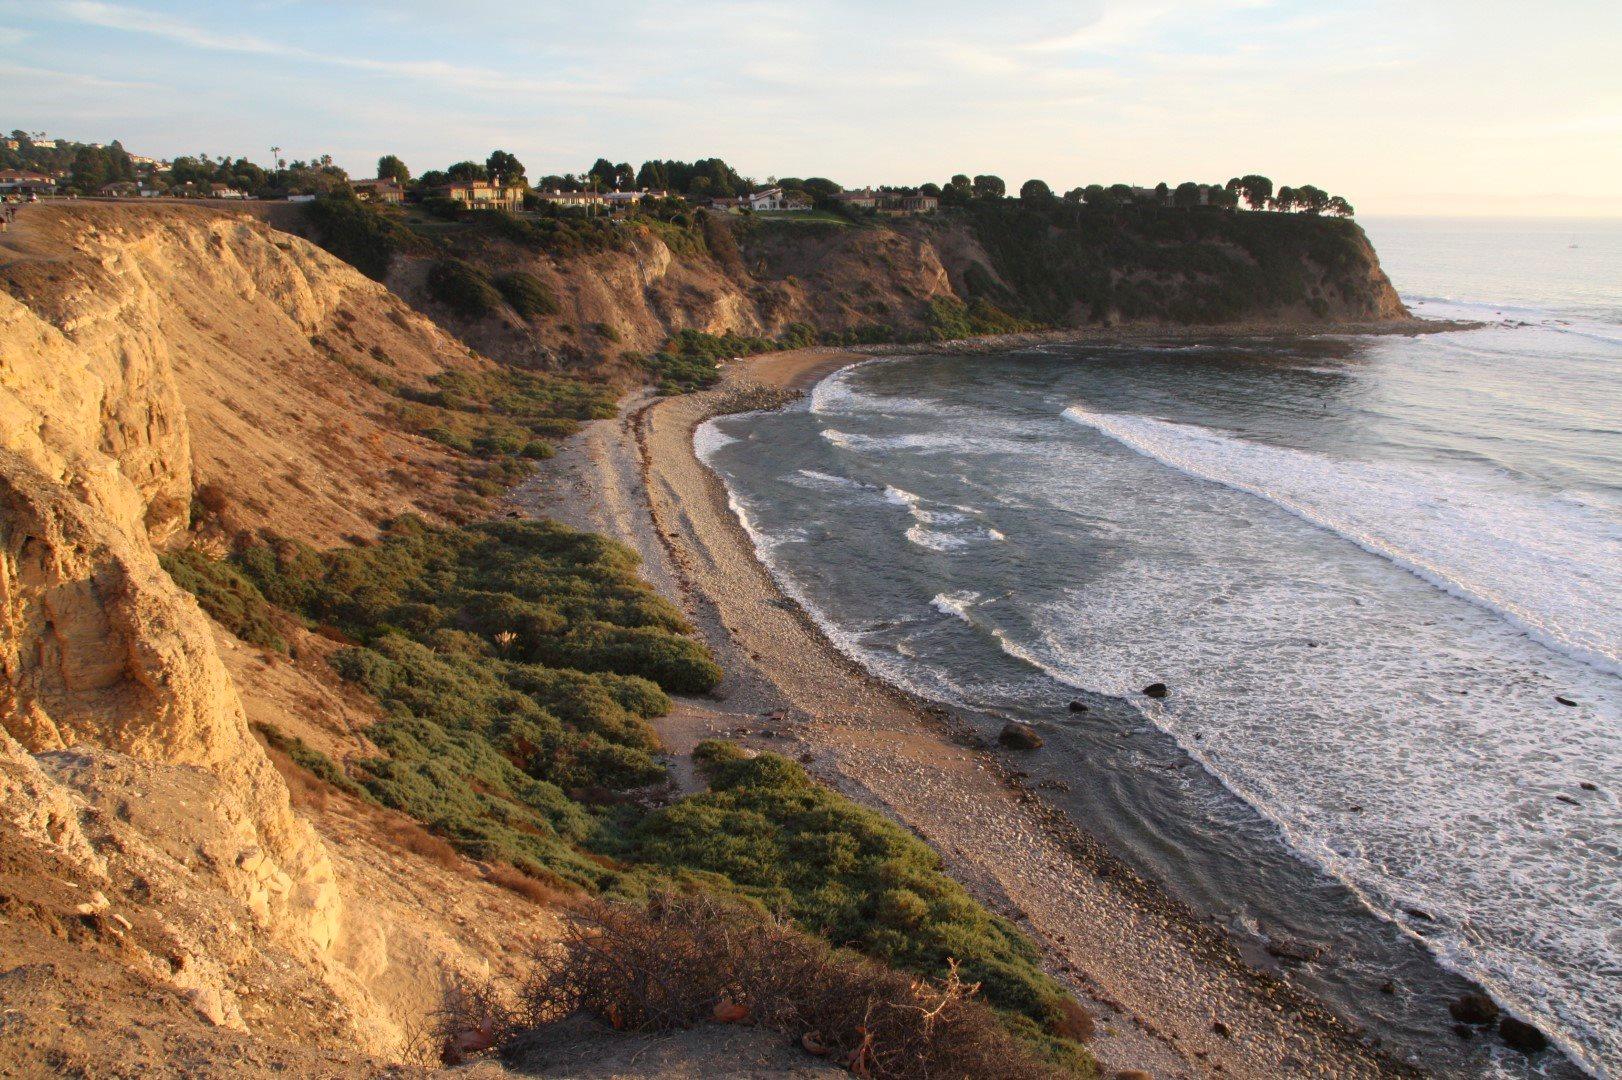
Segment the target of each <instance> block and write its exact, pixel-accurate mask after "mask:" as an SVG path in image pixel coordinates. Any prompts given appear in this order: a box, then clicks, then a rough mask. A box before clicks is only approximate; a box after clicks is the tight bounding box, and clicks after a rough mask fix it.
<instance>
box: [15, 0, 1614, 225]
mask: <svg viewBox="0 0 1622 1080" xmlns="http://www.w3.org/2000/svg"><path fill="white" fill-rule="evenodd" d="M193 11H194V9H193V8H192V6H191V5H186V4H180V3H176V2H172V0H161V2H160V0H140V2H135V0H131V2H116V3H114V2H100V0H56V2H46V3H29V4H24V3H18V2H16V0H0V39H4V40H6V41H7V42H8V43H9V44H10V46H11V47H10V48H9V49H8V52H7V56H6V58H5V59H4V60H0V95H3V97H4V99H5V101H6V103H7V106H8V107H7V109H6V110H5V115H4V116H0V125H3V126H4V127H5V128H6V130H10V129H11V128H12V127H21V128H24V129H26V130H42V131H45V132H48V133H49V134H51V135H57V136H60V137H64V138H75V139H81V140H87V141H90V140H94V141H111V140H112V139H114V138H119V139H122V140H123V141H124V144H125V145H126V147H128V148H129V149H130V150H132V151H134V152H136V153H143V154H149V155H153V156H161V157H170V156H174V155H176V154H182V153H198V152H207V153H210V154H226V155H230V156H233V157H235V156H238V155H240V156H245V157H248V158H249V159H251V160H255V161H259V162H261V163H268V162H269V159H270V156H271V155H270V147H271V146H272V145H276V146H280V147H282V153H283V156H284V157H287V158H289V159H295V158H304V159H308V158H312V157H316V156H319V155H321V154H331V155H332V156H333V157H334V159H335V160H336V161H337V162H338V164H340V165H342V166H343V167H344V168H346V169H348V170H349V171H350V173H351V175H369V174H370V172H371V170H372V168H373V165H374V163H375V161H376V159H377V157H378V156H379V155H381V154H385V153H394V154H398V155H400V156H401V157H403V158H404V159H405V160H406V162H407V163H408V164H409V165H410V167H411V169H412V170H413V172H415V173H420V172H423V171H426V170H427V169H431V168H443V167H444V166H446V165H448V164H450V163H452V162H454V161H458V160H463V159H467V158H473V159H477V160H482V159H483V158H484V157H485V155H486V154H488V153H489V151H490V150H492V149H495V148H498V147H499V148H502V149H506V150H509V151H511V152H513V153H515V154H516V155H517V156H518V157H519V158H520V159H521V160H522V161H523V162H524V163H525V164H526V166H527V167H528V170H529V173H530V175H531V176H532V177H537V176H541V175H545V174H548V173H565V172H580V171H583V170H584V169H586V168H587V167H589V165H590V163H591V162H592V161H594V160H595V159H596V158H598V157H607V158H609V159H610V160H613V161H629V162H631V163H632V164H633V165H635V164H639V163H640V162H641V161H643V160H646V159H649V158H681V159H692V158H695V157H706V156H720V157H723V158H725V159H726V160H727V161H728V162H729V163H731V164H732V165H734V166H735V167H736V168H738V169H739V170H740V171H742V172H743V173H745V174H746V175H750V176H753V177H755V178H757V179H762V180H763V179H766V178H767V177H769V176H808V175H820V176H827V177H830V178H832V179H834V180H836V181H838V182H840V183H842V184H845V185H846V186H861V185H864V184H877V183H892V184H915V183H921V182H924V181H929V180H933V181H936V182H940V181H943V180H945V179H946V178H947V177H949V176H950V175H951V174H953V173H957V172H966V173H971V174H972V173H995V174H997V175H999V176H1002V177H1003V178H1004V180H1006V181H1007V182H1008V184H1009V187H1010V189H1017V187H1018V185H1019V184H1020V183H1022V182H1023V181H1024V180H1026V179H1030V178H1032V177H1035V178H1040V179H1042V180H1045V181H1047V182H1048V183H1049V184H1051V185H1052V186H1053V187H1054V189H1055V190H1061V191H1062V190H1065V189H1068V188H1070V187H1074V186H1077V185H1082V184H1086V183H1095V182H1097V183H1106V184H1107V183H1113V182H1127V183H1136V184H1153V183H1155V182H1157V181H1161V180H1165V181H1168V182H1171V183H1173V184H1175V183H1177V182H1179V181H1182V180H1197V181H1200V182H1222V181H1225V180H1226V179H1227V178H1228V177H1230V176H1234V175H1238V174H1242V173H1246V172H1262V173H1265V174H1266V175H1269V176H1271V177H1272V178H1273V179H1274V181H1275V182H1277V183H1282V184H1295V185H1299V184H1304V183H1311V184H1316V185H1318V186H1319V187H1322V188H1325V189H1326V190H1329V191H1332V192H1335V193H1337V194H1341V195H1344V196H1345V197H1346V198H1348V199H1349V200H1350V201H1351V202H1352V203H1353V204H1354V205H1355V206H1356V207H1357V209H1358V211H1359V213H1360V214H1361V215H1364V216H1371V217H1372V216H1385V217H1405V216H1456V217H1560V218H1594V219H1601V218H1612V217H1617V216H1622V69H1619V67H1618V65H1616V64H1614V63H1613V62H1612V58H1611V57H1610V56H1609V55H1608V53H1609V52H1610V50H1612V49H1613V48H1614V46H1615V43H1616V42H1617V41H1618V40H1622V13H1619V11H1618V10H1617V9H1616V8H1615V7H1614V6H1612V5H1602V4H1599V3H1590V2H1587V0H1582V2H1576V3H1569V4H1566V5H1562V10H1561V11H1560V12H1559V13H1558V14H1555V13H1542V12H1539V13H1529V12H1528V11H1526V10H1525V9H1523V8H1520V7H1512V6H1510V5H1508V4H1501V3H1487V4H1468V5H1466V4H1463V3H1452V2H1446V3H1419V4H1408V5H1403V6H1398V5H1397V4H1396V3H1394V2H1391V0H1363V2H1357V3H1353V4H1350V5H1344V6H1341V7H1338V8H1335V9H1333V10H1328V9H1324V8H1322V7H1320V6H1313V5H1307V4H1305V3H1300V2H1296V0H1207V2H1205V3H1201V4H1193V3H1181V2H1174V0H1146V2H1143V3H1133V4H1127V3H1122V2H1119V0H1101V2H1094V3H1090V4H1087V3H1083V4H1061V3H1057V2H1049V0H1042V2H1040V3H1036V4H1031V5H1025V6H1023V7H1022V8H1021V9H1020V10H1019V11H1018V12H1006V11H999V12H995V13H988V12H986V11H985V10H983V9H982V8H980V7H977V6H971V5H969V4H965V3H961V2H959V0H943V2H939V3H936V4H933V5H930V6H924V5H920V4H916V3H910V2H907V3H891V4H886V5H868V6H861V5H855V4H849V3H836V4H832V5H825V6H824V7H823V9H822V10H817V11H813V10H809V9H808V8H806V7H804V6H791V5H786V4H781V3H773V2H765V0H761V2H748V0H745V2H737V3H728V4H722V5H718V6H713V7H708V8H702V9H694V8H691V7H684V6H677V5H672V4H666V3H659V2H646V0H642V2H631V3H627V4H626V5H624V6H623V7H621V8H619V9H616V10H615V11H614V12H613V13H612V14H610V15H602V14H591V15H587V14H583V13H582V9H580V8H578V7H576V6H565V5H561V4H555V3H539V4H533V5H529V6H527V7H525V8H523V9H516V8H512V7H508V6H503V5H499V4H494V3H490V2H489V0H469V2H467V3H463V4H461V5H458V6H457V7H456V8H455V9H454V10H445V9H443V8H441V7H440V6H437V5H432V4H427V3H423V2H421V0H396V2H392V3H389V4H386V5H385V4H382V3H374V2H369V0H368V2H350V3H330V4H316V3H309V2H303V0H255V2H247V3H241V4H237V5H234V6H233V8H232V10H230V11H228V12H222V11H221V10H219V9H215V11H214V12H212V13H211V14H210V15H209V16H208V17H206V18H204V17H199V16H197V15H195V14H194V13H193Z"/></svg>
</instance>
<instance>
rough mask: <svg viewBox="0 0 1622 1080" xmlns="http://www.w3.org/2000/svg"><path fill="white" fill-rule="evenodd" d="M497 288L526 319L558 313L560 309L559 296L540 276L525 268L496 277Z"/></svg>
mask: <svg viewBox="0 0 1622 1080" xmlns="http://www.w3.org/2000/svg"><path fill="white" fill-rule="evenodd" d="M496 288H497V289H499V290H501V295H502V296H504V297H505V298H506V300H507V303H508V304H510V305H511V306H512V309H513V310H514V311H516V312H518V314H520V315H522V316H523V317H524V318H526V319H533V318H538V317H542V316H547V315H556V314H557V313H558V311H559V310H560V308H559V306H558V300H557V297H555V296H553V295H552V290H551V289H548V288H547V287H546V285H545V283H543V282H542V281H541V279H540V278H538V277H536V276H535V275H534V274H531V273H527V272H526V271H523V270H514V271H512V272H511V273H507V274H502V275H501V276H500V277H498V278H496Z"/></svg>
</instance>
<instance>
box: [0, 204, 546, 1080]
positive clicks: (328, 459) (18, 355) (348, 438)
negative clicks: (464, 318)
mask: <svg viewBox="0 0 1622 1080" xmlns="http://www.w3.org/2000/svg"><path fill="white" fill-rule="evenodd" d="M488 366H489V362H488V361H486V360H483V359H482V358H479V357H476V356H474V355H473V354H471V353H470V352H469V351H468V350H467V348H466V347H465V346H463V345H461V344H460V343H458V342H456V341H455V340H454V339H452V338H450V337H448V336H447V335H445V334H444V333H443V332H442V331H440V330H439V329H438V328H437V327H436V326H435V325H434V324H433V323H431V322H430V321H428V320H426V319H424V318H422V317H421V316H419V315H417V314H415V313H413V312H412V311H410V309H409V308H407V307H406V306H405V305H404V304H402V303H401V302H400V301H399V300H398V299H397V298H395V297H394V296H393V295H392V294H390V293H389V292H388V291H387V290H386V289H384V288H383V287H382V286H381V285H378V284H377V283H375V282H372V281H370V280H368V279H366V278H365V277H363V276H362V275H360V274H358V273H356V272H355V271H354V270H353V269H352V268H350V267H349V266H347V265H346V264H344V263H342V262H341V261H339V260H337V259H335V258H333V257H332V256H330V255H328V254H327V253H326V252H323V251H321V250H320V249H318V248H316V247H314V246H312V245H310V244H308V243H306V242H304V241H302V240H299V239H296V238H293V237H289V236H287V235H285V234H282V233H278V232H275V231H274V230H272V229H270V228H268V227H266V226H265V225H264V224H262V223H260V222H256V221H252V220H249V219H247V218H245V217H242V216H236V215H225V214H219V213H216V212H211V211H202V210H193V209H189V208H180V207H168V208H155V207H139V208H136V207H129V208H125V207H92V206H83V207H74V208H71V209H70V208H57V207H50V208H45V207H42V208H30V209H29V210H28V212H27V213H25V214H24V216H23V218H22V220H21V222H20V224H19V226H18V228H17V229H16V230H15V231H14V232H13V233H12V234H10V235H9V236H8V237H6V240H5V244H4V246H0V849H3V853H4V854H3V858H0V909H3V912H4V918H5V923H6V927H7V931H6V934H5V935H3V937H4V942H5V944H4V947H3V950H0V952H3V954H4V955H3V960H4V964H3V966H4V968H5V969H6V970H7V971H9V972H12V973H14V975H15V978H12V979H11V983H12V985H10V986H9V987H8V990H7V998H8V1004H19V1003H23V1004H26V1006H27V1008H26V1011H27V1015H28V1017H29V1020H28V1025H29V1026H28V1031H27V1032H26V1033H24V1037H25V1039H26V1040H27V1045H28V1047H30V1048H31V1052H35V1053H38V1054H40V1055H43V1057H41V1058H40V1059H39V1060H40V1061H54V1062H56V1066H53V1067H57V1066H62V1065H64V1064H72V1063H73V1062H75V1061H80V1062H81V1063H83V1062H95V1061H98V1060H103V1059H100V1058H98V1056H97V1055H98V1054H100V1053H103V1052H104V1049H105V1048H104V1047H99V1046H97V1039H98V1038H101V1037H106V1038H109V1039H110V1038H111V1036H112V1034H113V1033H117V1034H118V1035H120V1036H123V1035H124V1034H125V1033H126V1032H131V1033H134V1035H133V1036H132V1037H133V1038H134V1040H135V1042H136V1043H137V1044H138V1045H136V1046H134V1047H133V1048H132V1049H131V1050H130V1051H129V1052H130V1053H131V1054H132V1055H133V1057H132V1058H131V1060H130V1061H128V1062H126V1064H128V1065H129V1066H130V1067H132V1068H138V1067H139V1066H140V1064H141V1060H142V1059H141V1057H140V1051H141V1047H143V1046H145V1047H147V1048H149V1049H153V1052H154V1053H155V1054H157V1056H156V1057H155V1058H154V1059H153V1060H152V1061H151V1062H149V1063H148V1064H154V1065H155V1064H158V1063H161V1064H162V1065H163V1066H165V1067H168V1068H178V1070H179V1071H182V1072H184V1071H185V1066H184V1063H183V1062H177V1061H176V1060H175V1059H173V1058H171V1057H168V1056H166V1055H169V1054H171V1053H172V1052H173V1048H174V1047H175V1046H178V1045H190V1046H192V1047H193V1048H194V1050H195V1051H196V1052H199V1053H201V1052H203V1050H205V1049H207V1050H208V1051H209V1053H210V1054H213V1053H214V1052H215V1051H220V1045H224V1046H225V1047H227V1049H228V1050H229V1049H230V1048H232V1047H234V1048H235V1049H234V1050H231V1051H230V1052H242V1048H243V1046H244V1045H246V1044H244V1043H243V1042H242V1041H241V1040H242V1039H244V1038H246V1037H248V1033H250V1032H251V1033H254V1034H278V1035H280V1036H282V1037H281V1038H280V1039H279V1040H278V1045H280V1046H282V1047H284V1048H295V1049H286V1053H287V1054H291V1055H292V1058H290V1059H283V1060H284V1065H283V1067H290V1068H292V1069H293V1070H294V1071H295V1072H297V1073H300V1074H305V1075H313V1074H315V1073H316V1072H317V1071H318V1070H316V1069H314V1068H313V1067H312V1066H311V1063H310V1062H307V1061H306V1062H301V1061H300V1060H299V1059H298V1055H299V1054H301V1053H304V1052H310V1053H314V1052H316V1051H320V1050H323V1049H325V1050H339V1051H342V1052H344V1053H355V1052H357V1051H358V1052H363V1053H364V1052H373V1053H379V1054H385V1055H389V1056H391V1057H398V1056H400V1055H402V1054H403V1053H405V1052H407V1051H408V1050H409V1036H410V1025H413V1024H420V1022H421V1017H422V1016H424V1015H426V1014H427V1013H428V1012H429V1011H431V1009H432V1007H433V1005H434V1003H435V1001H436V1000H437V997H438V994H439V992H440V989H441V987H440V980H441V979H442V978H444V977H445V974H446V973H447V972H451V971H455V970H457V969H458V968H463V969H466V970H475V969H476V970H478V971H479V972H480V973H481V974H482V973H485V972H487V971H489V969H490V967H489V960H488V956H489V955H494V954H499V949H497V948H496V947H495V946H494V945H493V944H492V942H493V941H494V940H495V939H496V938H497V937H506V938H509V939H510V938H511V937H512V931H511V927H512V926H514V925H518V922H517V919H518V916H517V915H516V914H515V910H514V909H515V908H517V909H520V910H521V909H522V908H523V905H522V904H521V903H519V902H518V901H517V900H516V898H513V897H511V896H510V894H504V893H501V892H500V890H495V889H490V888H488V887H486V888H484V889H482V890H477V895H473V896H470V895H469V890H473V889H475V885H474V883H469V882H467V881H465V880H460V879H457V878H456V877H455V876H454V875H447V874H445V873H444V871H443V870H442V869H441V868H438V867H436V866H434V865H432V864H431V863H429V862H427V861H425V860H421V859H418V860H416V862H415V863H413V857H412V856H411V855H410V854H409V853H399V854H398V855H397V856H396V857H393V858H391V859H383V860H380V859H378V857H377V852H376V850H375V846H374V845H372V844H368V843H366V842H359V843H357V842H356V840H357V838H358V837H359V836H361V835H363V833H364V830H366V829H369V828H372V827H373V826H374V825H377V824H378V823H376V822H367V821H360V822H353V821H352V822H347V823H341V824H335V823H333V822H331V821H329V822H327V823H325V824H324V825H323V828H325V829H328V830H330V831H328V832H327V834H326V835H323V833H322V831H320V830H318V828H316V827H315V826H313V825H312V823H311V818H310V817H309V816H307V815H304V814H299V813H295V811H294V808H293V805H292V802H291V799H290V794H289V788H288V786H287V783H286V782H285V781H284V779H283V775H282V774H281V772H280V771H279V770H278V768H277V767H276V765H275V764H274V763H273V761H272V758H271V755H270V754H268V753H267V751H266V749H265V748H264V747H263V746H262V745H261V743H260V741H259V740H257V739H256V738H255V736H254V734H253V731H252V729H251V728H250V721H254V722H260V721H267V720H275V721H278V722H280V723H282V724H288V723H296V722H304V723H306V724H310V725H316V724H325V725H327V726H328V727H331V726H332V725H334V724H338V725H342V724H343V723H344V722H345V719H346V718H347V719H348V720H350V721H352V723H353V726H355V727H357V728H359V727H362V726H364V725H365V723H367V722H368V721H369V720H370V719H371V717H368V716H366V715H365V709H366V708H367V706H366V705H365V704H364V703H357V702H355V701H354V700H352V699H346V698H345V696H344V695H343V694H342V692H341V691H340V690H338V689H335V688H334V687H333V686H332V682H331V680H330V679H324V678H323V677H322V676H320V675H319V674H318V673H317V672H319V670H320V669H321V668H322V667H323V665H322V664H320V662H319V657H320V655H321V647H322V645H321V642H319V641H318V640H315V639H314V636H313V635H308V636H307V637H308V639H309V640H304V641H303V642H302V644H303V646H304V651H305V653H306V654H307V655H308V656H309V657H311V659H312V661H313V662H312V663H309V664H305V665H303V666H302V667H301V666H300V665H298V664H289V663H286V662H282V663H277V662H275V661H273V660H270V659H267V658H265V657H262V656H260V655H259V654H258V653H257V651H253V650H246V649H244V648H242V647H241V645H240V643H239V642H236V641H235V639H233V638H231V637H230V635H228V634H225V633H224V632H223V631H220V630H219V629H218V628H216V627H215V626H214V625H213V624H212V623H211V622H210V620H209V619H208V617H207V616H205V615H204V614H203V612H202V611H201V610H200V609H199V607H198V605H197V603H196V601H194V600H193V599H192V597H191V596H190V595H189V594H188V593H186V592H184V591H182V590H181V589H180V588H179V587H178V586H177V585H176V584H175V583H174V581H172V580H171V578H170V576H169V575H168V574H167V573H165V571H164V569H163V568H162V567H161V566H160V563H159V555H160V553H161V552H162V551H164V550H165V549H166V548H167V547H169V546H171V545H172V544H174V543H175V542H176V540H177V539H178V538H180V537H181V535H182V534H183V533H185V532H186V531H187V530H188V528H189V527H190V526H191V525H193V524H194V523H195V522H196V520H197V518H198V515H199V514H202V513H205V510H204V508H203V507H202V506H201V505H200V502H203V501H206V502H209V503H210V504H212V506H213V508H214V510H216V511H219V513H217V514H215V515H214V519H215V520H216V522H218V521H221V520H223V521H225V522H227V523H228V528H229V529H230V530H241V531H245V532H247V531H252V530H255V529H258V528H260V527H264V526H272V527H274V528H275V529H277V530H279V531H280V532H281V533H283V534H288V535H293V536H297V537H299V538H302V539H305V540H308V541H310V542H314V543H336V542H338V541H339V539H340V538H341V537H344V536H349V537H353V538H354V539H356V540H358V541H365V540H366V538H367V537H368V536H371V535H375V531H376V529H377V524H378V522H379V521H380V520H381V519H382V518H384V517H387V516H390V515H392V514H396V513H400V512H403V511H414V512H417V513H420V514H423V515H424V516H427V517H430V518H432V517H434V516H436V515H437V514H440V513H442V512H445V511H448V510H454V509H455V507H456V505H457V503H456V494H455V493H454V492H452V491H451V490H449V489H450V487H451V486H452V484H453V482H454V481H455V479H456V476H457V471H456V469H455V468H454V467H452V466H453V464H454V463H453V455H452V454H451V453H450V452H449V451H447V450H445V449H443V448H442V447H440V446H438V445H436V444H435V443H433V442H431V441H429V440H427V439H423V438H420V437H416V436H413V435H411V434H409V433H407V432H405V431H402V430H400V429H399V427H398V425H396V424H394V423H392V422H391V420H390V415H389V412H388V410H389V407H390V405H391V403H392V401H393V400H394V395H393V393H392V392H385V391H384V390H382V389H380V385H379V384H380V383H382V382H383V381H384V380H383V374H385V373H386V374H387V375H388V377H389V378H390V379H393V380H396V381H397V382H399V383H401V384H405V385H420V386H422V387H424V388H427V386H428V383H427V381H426V380H428V379H429V378H430V377H432V376H434V375H437V374H442V373H444V372H447V371H462V372H468V371H471V372H477V371H479V370H481V369H483V368H487V367H488ZM210 512H212V511H210ZM436 875H438V877H439V878H440V879H444V880H436ZM486 894H489V895H486ZM362 898H364V902H362V903H357V901H359V900H361V899H362ZM462 905H466V907H467V909H468V910H473V911H480V912H488V913H489V915H488V917H489V918H491V919H493V920H495V922H496V924H497V925H495V926H494V927H491V928H489V929H486V930H481V929H479V923H480V919H477V918H476V919H473V920H469V919H467V918H466V916H462V915H459V913H456V912H454V911H453V910H450V909H452V908H454V907H458V906H462ZM408 912H409V914H407V913H408ZM458 918H460V919H461V923H460V924H458V922H456V921H455V920H456V919H458ZM533 919H534V916H533V915H532V916H530V920H531V924H532V925H533ZM470 924H471V925H470ZM481 935H486V937H487V940H485V941H484V942H483V945H484V946H485V947H480V942H479V939H480V937H481ZM154 987H169V988H172V989H173V990H175V991H178V996H176V995H163V994H159V995H157V996H154V992H153V988H154ZM75 1001H81V1002H86V1003H88V1005H87V1006H86V1007H83V1008H81V1007H79V1006H74V1005H73V1004H72V1003H73V1002H75ZM19 1007H21V1005H19ZM188 1009H190V1010H193V1011H195V1012H196V1013H199V1014H201V1015H202V1016H203V1017H204V1018H206V1019H207V1021H209V1022H211V1023H212V1025H214V1027H213V1028H212V1029H211V1030H215V1031H218V1032H219V1033H220V1038H221V1039H224V1040H227V1041H226V1042H225V1043H223V1044H219V1045H216V1044H212V1043H209V1042H208V1041H207V1039H206V1038H205V1037H203V1036H200V1035H198V1034H197V1031H196V1030H195V1022H196V1018H195V1017H192V1018H190V1019H188V1018H187V1017H186V1016H185V1015H184V1013H185V1012H186V1011H187V1010H188ZM98 1031H99V1032H101V1033H102V1034H101V1035H100V1036H98V1035H97V1032H98ZM200 1039H201V1040H202V1041H201V1042H199V1041H198V1040H200ZM143 1040H144V1041H143ZM188 1040H190V1042H188ZM20 1046H21V1044H12V1050H11V1051H7V1053H11V1052H12V1051H17V1052H19V1053H20V1052H21V1050H20V1049H19V1047H20ZM297 1048H303V1049H297ZM220 1052H225V1051H220ZM36 1063H38V1062H36ZM211 1063H212V1064H217V1060H216V1059H212V1058H211ZM328 1068H329V1071H330V1067H328ZM245 1071H246V1072H247V1073H250V1074H251V1072H252V1070H245Z"/></svg>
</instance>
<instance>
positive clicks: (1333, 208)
mask: <svg viewBox="0 0 1622 1080" xmlns="http://www.w3.org/2000/svg"><path fill="white" fill-rule="evenodd" d="M1327 209H1328V210H1329V212H1330V213H1331V214H1334V215H1335V216H1336V217H1351V216H1352V215H1353V214H1355V213H1357V211H1355V210H1353V209H1352V204H1351V203H1349V202H1347V201H1346V200H1345V199H1343V198H1341V197H1340V196H1339V195H1335V196H1333V197H1331V198H1330V200H1329V206H1328V207H1327Z"/></svg>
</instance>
